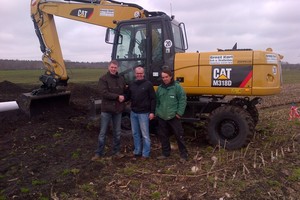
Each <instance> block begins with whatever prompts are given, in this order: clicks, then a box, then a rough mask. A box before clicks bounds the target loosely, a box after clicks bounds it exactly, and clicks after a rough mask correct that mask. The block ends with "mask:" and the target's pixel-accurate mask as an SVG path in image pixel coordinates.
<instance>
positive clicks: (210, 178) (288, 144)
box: [0, 81, 300, 200]
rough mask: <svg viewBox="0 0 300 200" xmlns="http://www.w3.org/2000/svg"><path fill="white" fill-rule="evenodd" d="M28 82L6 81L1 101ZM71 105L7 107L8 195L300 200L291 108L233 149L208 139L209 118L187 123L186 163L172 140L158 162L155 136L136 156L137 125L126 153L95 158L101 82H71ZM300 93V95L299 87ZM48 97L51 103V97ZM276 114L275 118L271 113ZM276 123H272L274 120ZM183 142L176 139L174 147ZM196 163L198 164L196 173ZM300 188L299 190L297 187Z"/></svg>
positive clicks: (267, 113)
mask: <svg viewBox="0 0 300 200" xmlns="http://www.w3.org/2000/svg"><path fill="white" fill-rule="evenodd" d="M24 88H25V86H22V85H18V84H14V83H10V82H8V81H4V82H1V83H0V90H1V91H0V100H1V99H3V100H4V101H8V100H11V99H12V98H14V97H17V96H18V95H19V94H21V93H23V92H28V90H26V89H24ZM69 90H70V91H71V103H70V106H68V107H64V108H62V109H53V110H50V111H48V112H43V113H42V114H41V115H39V116H35V117H32V118H29V117H28V116H26V115H25V114H24V113H22V112H21V111H20V110H15V111H10V112H2V113H0V188H1V189H0V199H16V200H17V199H103V200H106V199H109V200H110V199H141V200H143V199H145V200H146V199H174V200H175V199H283V197H285V198H286V199H297V197H298V196H299V191H300V185H299V179H300V175H299V172H300V169H299V166H300V163H299V160H300V158H299V142H296V140H293V138H296V137H297V138H299V137H298V136H299V131H300V126H299V123H298V121H297V122H295V123H293V122H289V123H283V121H286V117H285V114H287V113H288V111H289V106H287V107H276V108H275V109H274V110H275V112H274V111H272V110H271V109H264V110H263V112H260V121H259V123H258V126H257V127H256V134H255V138H254V139H253V141H252V142H251V143H250V144H249V146H248V147H247V148H245V149H241V150H237V151H226V150H224V149H221V148H217V147H212V146H209V145H208V144H207V142H205V134H204V132H205V129H204V127H203V125H202V124H201V123H199V124H196V125H195V124H185V139H186V142H187V146H188V149H189V154H190V159H189V161H188V162H186V163H180V162H178V161H179V158H180V157H179V153H178V149H176V147H177V145H176V142H175V141H174V140H172V155H171V156H170V158H168V159H166V160H163V161H158V160H156V159H155V157H156V156H158V155H160V154H161V148H160V144H159V141H158V139H157V137H156V136H155V135H151V158H150V159H149V160H141V159H139V160H136V161H134V160H132V159H130V156H131V155H132V151H133V141H132V135H131V131H127V132H125V133H124V131H123V132H122V135H121V151H122V153H124V154H125V155H126V156H125V158H122V159H114V158H112V157H110V156H109V155H110V153H111V149H112V148H111V146H112V141H113V139H112V138H113V137H112V133H111V131H108V135H107V138H106V139H107V148H106V152H107V155H108V156H105V157H104V159H102V160H101V161H99V162H91V161H90V159H91V157H92V156H93V155H94V151H95V149H96V146H97V138H98V134H99V128H100V127H99V119H97V120H95V121H93V120H91V119H90V118H89V116H88V112H87V104H88V103H89V100H90V98H98V97H99V96H100V94H99V91H98V88H97V85H93V84H72V83H71V84H70V85H69ZM286 96H288V95H286ZM297 96H299V93H297ZM46 103H47V102H46ZM270 118H271V119H270ZM270 122H272V123H270ZM173 144H175V145H173ZM191 169H196V170H194V171H192V170H191ZM297 191H298V192H297Z"/></svg>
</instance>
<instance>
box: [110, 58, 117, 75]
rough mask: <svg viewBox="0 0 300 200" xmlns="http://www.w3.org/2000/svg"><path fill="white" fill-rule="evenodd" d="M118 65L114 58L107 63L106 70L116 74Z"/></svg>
mask: <svg viewBox="0 0 300 200" xmlns="http://www.w3.org/2000/svg"><path fill="white" fill-rule="evenodd" d="M118 65H119V63H118V61H116V60H112V61H110V62H109V64H108V71H109V72H110V73H111V74H113V75H116V74H117V72H118V69H119V66H118Z"/></svg>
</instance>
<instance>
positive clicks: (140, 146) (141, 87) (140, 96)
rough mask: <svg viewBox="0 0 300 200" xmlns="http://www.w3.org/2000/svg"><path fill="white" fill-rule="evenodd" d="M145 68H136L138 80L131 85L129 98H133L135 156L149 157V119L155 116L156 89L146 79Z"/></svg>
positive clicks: (132, 115) (131, 116) (131, 115)
mask: <svg viewBox="0 0 300 200" xmlns="http://www.w3.org/2000/svg"><path fill="white" fill-rule="evenodd" d="M144 73H145V72H144V68H143V67H141V66H138V67H136V68H135V78H136V80H135V81H134V82H133V83H131V84H130V85H129V92H128V100H131V113H130V120H131V129H132V135H133V140H134V151H133V156H134V158H137V157H141V156H142V158H143V159H147V158H149V156H150V146H151V141H150V134H149V120H152V119H153V118H154V112H155V91H154V88H153V85H152V83H151V82H150V81H148V80H146V79H145V74H144Z"/></svg>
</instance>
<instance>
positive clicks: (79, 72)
mask: <svg viewBox="0 0 300 200" xmlns="http://www.w3.org/2000/svg"><path fill="white" fill-rule="evenodd" d="M67 72H68V75H69V77H70V80H69V82H71V83H87V82H97V81H98V79H99V77H100V76H101V75H102V74H103V73H105V72H106V69H69V70H68V71H67ZM43 73H44V70H0V82H2V81H5V80H6V81H10V82H13V83H23V84H40V81H39V76H40V75H41V74H43ZM283 81H284V83H299V82H300V70H284V71H283Z"/></svg>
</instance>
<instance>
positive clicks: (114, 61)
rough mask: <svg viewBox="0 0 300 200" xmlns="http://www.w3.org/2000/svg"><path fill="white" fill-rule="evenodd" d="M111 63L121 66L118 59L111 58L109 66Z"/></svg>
mask: <svg viewBox="0 0 300 200" xmlns="http://www.w3.org/2000/svg"><path fill="white" fill-rule="evenodd" d="M110 64H114V65H117V66H119V62H118V61H116V60H111V61H110V62H109V63H108V66H109V65H110Z"/></svg>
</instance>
